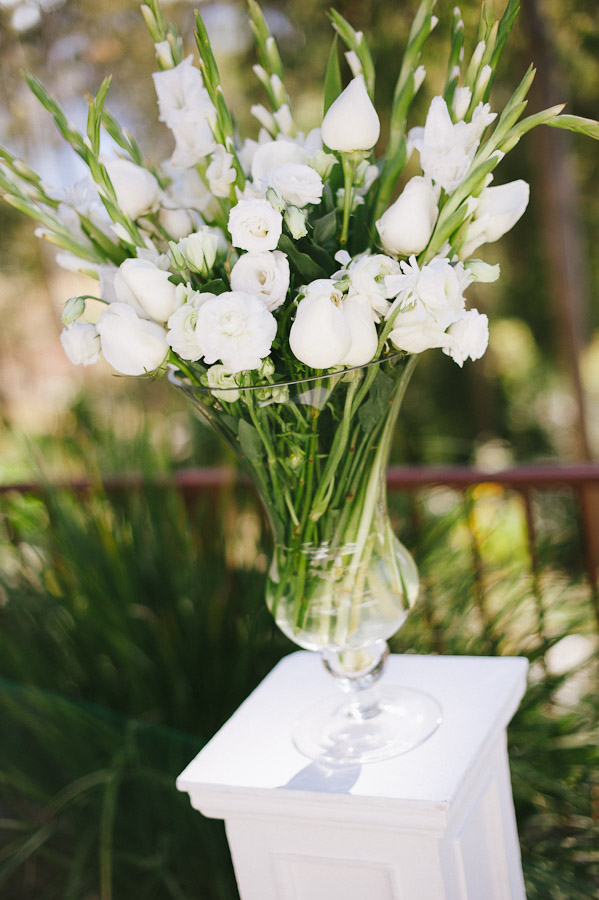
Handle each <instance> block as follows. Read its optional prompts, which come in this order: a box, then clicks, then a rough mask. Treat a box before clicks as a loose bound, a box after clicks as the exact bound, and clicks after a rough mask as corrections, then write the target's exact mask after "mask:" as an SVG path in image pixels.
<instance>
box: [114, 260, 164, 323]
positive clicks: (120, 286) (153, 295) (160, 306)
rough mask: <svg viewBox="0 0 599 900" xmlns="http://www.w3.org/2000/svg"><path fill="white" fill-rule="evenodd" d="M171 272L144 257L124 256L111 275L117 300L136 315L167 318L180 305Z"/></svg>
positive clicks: (162, 319) (159, 320)
mask: <svg viewBox="0 0 599 900" xmlns="http://www.w3.org/2000/svg"><path fill="white" fill-rule="evenodd" d="M169 278H170V272H165V271H164V269H160V268H158V266H156V265H155V264H154V263H153V262H150V261H149V260H147V259H126V260H125V261H124V262H123V263H121V265H120V266H119V268H118V271H117V272H116V274H115V276H114V291H115V294H116V297H117V300H118V301H119V303H127V304H129V306H131V307H132V308H133V309H134V310H135V312H136V313H138V315H140V316H142V317H143V318H146V319H154V320H155V321H156V322H166V320H167V319H168V318H169V316H171V315H172V314H173V312H174V311H175V309H177V307H178V306H179V305H180V302H179V301H178V298H177V291H176V286H175V285H174V284H173V283H172V281H170V280H169Z"/></svg>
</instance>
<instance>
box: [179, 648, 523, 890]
mask: <svg viewBox="0 0 599 900" xmlns="http://www.w3.org/2000/svg"><path fill="white" fill-rule="evenodd" d="M526 670H527V662H526V660H525V659H520V658H474V657H440V656H411V655H406V656H390V657H389V660H388V664H387V668H386V673H385V675H384V676H383V679H384V681H386V682H388V683H395V684H404V685H407V686H411V687H418V688H421V689H422V690H424V691H426V692H427V693H429V694H431V695H432V696H434V697H435V698H436V699H437V700H438V701H439V703H440V704H441V706H442V709H443V723H442V724H441V726H440V728H439V729H438V730H437V732H436V733H435V734H434V735H433V736H432V737H431V738H429V740H428V741H426V742H425V743H424V744H422V745H421V746H420V747H417V748H416V749H415V750H411V751H410V752H409V753H406V754H404V755H403V756H398V757H396V758H395V759H391V760H386V761H384V762H378V763H369V764H368V765H365V766H362V767H361V768H360V767H351V768H339V769H336V770H330V769H326V770H325V769H323V768H321V767H320V766H318V765H316V764H314V763H311V762H310V760H308V759H306V758H305V757H303V756H302V755H301V754H300V753H298V751H297V750H295V748H294V746H293V744H292V743H291V738H290V730H291V726H292V723H293V721H294V720H295V718H296V717H297V716H298V714H301V713H302V712H303V711H304V710H305V709H307V708H308V707H309V706H310V705H311V704H312V703H313V702H314V701H316V700H318V699H319V698H320V697H322V696H323V695H324V694H325V692H329V693H330V692H331V690H332V689H333V690H334V685H333V684H332V678H331V676H330V675H328V674H327V673H326V672H325V670H324V668H323V666H322V663H321V662H320V659H319V658H318V656H317V655H316V654H311V653H304V652H299V653H293V654H292V655H291V656H287V657H286V658H285V659H283V660H282V661H281V662H280V663H279V664H278V665H277V666H276V667H275V668H274V669H273V671H272V672H271V673H270V675H269V676H268V677H267V678H266V679H265V680H264V681H263V682H262V684H261V685H259V687H258V688H257V689H256V690H255V691H254V692H253V693H252V694H251V695H250V697H249V698H248V699H247V700H246V701H245V703H243V704H242V705H241V706H240V708H239V709H238V710H237V712H236V713H235V714H234V715H233V716H232V718H231V719H230V720H229V721H228V722H227V723H226V725H224V727H223V728H222V729H221V730H220V731H219V732H218V734H217V735H216V736H215V737H214V738H213V739H212V740H211V741H210V742H209V743H208V744H207V745H206V747H204V749H203V750H202V752H201V753H200V754H199V755H198V756H197V757H196V758H195V759H194V760H193V761H192V762H191V763H190V764H189V766H188V767H187V768H186V769H185V771H184V772H183V773H182V774H181V775H180V776H179V778H178V780H177V787H178V788H179V790H181V791H187V792H188V793H189V796H190V800H191V803H192V805H193V806H194V807H195V808H196V809H199V810H200V811H201V812H203V813H204V815H206V816H209V817H212V818H219V819H224V820H225V825H226V830H227V836H228V840H229V846H230V849H231V855H232V857H233V864H234V866H235V873H236V876H237V883H238V887H239V893H240V897H241V900H525V893H524V883H523V879H522V869H521V864H520V852H519V847H518V836H517V833H516V823H515V819H514V809H513V802H512V793H511V786H510V777H509V768H508V759H507V751H506V733H505V729H506V726H507V724H508V722H509V721H510V719H511V718H512V715H513V714H514V712H515V711H516V709H517V707H518V704H519V702H520V700H521V698H522V696H523V693H524V690H525V681H526ZM198 877H199V878H200V877H201V873H200V872H198Z"/></svg>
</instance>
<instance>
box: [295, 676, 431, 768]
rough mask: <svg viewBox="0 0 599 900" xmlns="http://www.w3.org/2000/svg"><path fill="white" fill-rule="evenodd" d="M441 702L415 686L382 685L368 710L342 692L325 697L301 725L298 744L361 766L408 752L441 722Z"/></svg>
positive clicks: (315, 755)
mask: <svg viewBox="0 0 599 900" xmlns="http://www.w3.org/2000/svg"><path fill="white" fill-rule="evenodd" d="M441 718H442V715H441V707H440V706H439V704H438V703H437V701H436V700H435V699H434V698H433V697H431V696H429V695H428V694H426V693H424V692H423V691H419V690H416V689H414V688H406V687H399V686H398V687H393V686H390V687H385V688H378V689H377V692H376V701H375V702H374V703H373V704H372V705H371V706H370V707H368V708H366V709H365V708H364V707H363V705H360V704H358V702H356V700H355V699H354V698H349V697H345V698H340V696H339V694H336V695H332V696H330V697H327V698H325V699H324V700H320V701H319V702H318V703H316V704H315V705H314V706H312V707H311V708H310V709H309V710H307V712H306V714H305V715H304V716H303V717H302V718H301V719H300V720H299V721H298V722H297V723H296V725H295V727H294V730H293V743H294V744H295V747H296V748H297V750H299V751H300V753H302V754H303V755H304V756H307V757H309V758H310V759H313V760H315V761H317V762H321V763H323V764H326V765H361V764H363V763H369V762H380V761H381V760H384V759H391V758H392V757H394V756H399V755H401V754H402V753H407V752H408V751H409V750H413V749H414V747H418V746H419V745H420V744H422V743H424V741H426V740H427V739H428V738H429V737H430V736H431V735H432V734H433V733H434V732H435V731H436V730H437V728H438V727H439V725H440V724H441Z"/></svg>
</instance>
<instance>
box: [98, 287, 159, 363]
mask: <svg viewBox="0 0 599 900" xmlns="http://www.w3.org/2000/svg"><path fill="white" fill-rule="evenodd" d="M96 328H97V330H98V334H99V335H100V343H101V347H102V354H103V356H104V358H105V360H106V362H108V363H109V364H110V365H111V366H112V368H113V369H116V371H117V372H120V373H121V374H122V375H146V374H149V373H151V372H154V371H155V370H156V369H158V368H159V367H160V366H161V365H162V363H163V362H164V360H165V359H166V356H167V354H168V350H169V348H168V344H167V343H166V331H165V330H164V328H163V327H162V326H161V325H158V324H157V323H156V322H148V321H147V319H141V318H140V317H139V316H138V315H137V313H136V312H135V310H134V309H133V307H131V306H129V304H128V303H111V304H110V306H107V307H106V309H104V310H103V311H102V313H101V315H100V318H99V319H98V322H97V324H96Z"/></svg>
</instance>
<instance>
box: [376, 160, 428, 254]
mask: <svg viewBox="0 0 599 900" xmlns="http://www.w3.org/2000/svg"><path fill="white" fill-rule="evenodd" d="M438 200H439V195H438V191H437V190H435V188H434V187H433V186H432V184H431V182H430V181H428V180H427V179H426V178H423V177H422V176H421V175H415V176H414V177H413V178H411V179H410V180H409V181H408V183H407V184H406V186H405V188H404V189H403V191H402V192H401V194H400V195H399V197H398V198H397V200H396V201H395V203H393V204H392V205H391V206H390V207H389V209H387V211H386V212H384V213H383V215H382V216H381V218H380V219H379V220H378V222H377V223H376V228H377V231H378V233H379V236H380V239H381V243H382V245H383V247H384V248H385V250H387V251H388V252H389V253H396V254H398V255H399V254H402V255H404V256H409V255H410V254H411V253H416V254H417V253H420V252H421V251H422V250H424V248H425V247H426V245H427V244H428V242H429V241H430V239H431V235H432V233H433V230H434V227H435V223H436V221H437V216H438V214H439V209H438V206H437V203H438Z"/></svg>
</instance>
